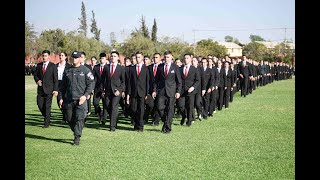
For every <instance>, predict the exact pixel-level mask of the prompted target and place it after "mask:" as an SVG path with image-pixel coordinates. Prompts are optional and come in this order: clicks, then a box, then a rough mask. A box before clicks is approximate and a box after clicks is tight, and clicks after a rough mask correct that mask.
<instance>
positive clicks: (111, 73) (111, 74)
mask: <svg viewBox="0 0 320 180" xmlns="http://www.w3.org/2000/svg"><path fill="white" fill-rule="evenodd" d="M113 66H114V65H113V64H111V72H110V76H111V77H112V76H113Z"/></svg>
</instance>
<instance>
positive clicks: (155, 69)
mask: <svg viewBox="0 0 320 180" xmlns="http://www.w3.org/2000/svg"><path fill="white" fill-rule="evenodd" d="M156 74H157V65H154V69H153V76H154V77H156Z"/></svg>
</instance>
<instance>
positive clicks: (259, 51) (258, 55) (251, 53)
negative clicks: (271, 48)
mask: <svg viewBox="0 0 320 180" xmlns="http://www.w3.org/2000/svg"><path fill="white" fill-rule="evenodd" d="M242 51H243V54H245V55H246V56H248V57H249V58H251V59H253V60H255V61H261V60H264V58H265V57H266V55H267V53H268V49H267V47H266V46H265V45H263V44H261V43H257V42H251V43H249V44H247V45H246V46H244V48H243V50H242Z"/></svg>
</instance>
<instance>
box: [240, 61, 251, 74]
mask: <svg viewBox="0 0 320 180" xmlns="http://www.w3.org/2000/svg"><path fill="white" fill-rule="evenodd" d="M250 69H251V68H249V62H246V65H245V66H244V65H243V61H241V63H239V65H238V74H239V75H240V74H242V75H243V76H244V77H249V76H251V74H252V73H251V70H250Z"/></svg>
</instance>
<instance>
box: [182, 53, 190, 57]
mask: <svg viewBox="0 0 320 180" xmlns="http://www.w3.org/2000/svg"><path fill="white" fill-rule="evenodd" d="M184 56H190V57H191V54H184V55H183V57H184Z"/></svg>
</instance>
